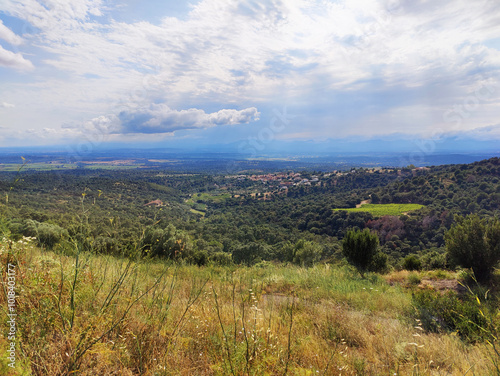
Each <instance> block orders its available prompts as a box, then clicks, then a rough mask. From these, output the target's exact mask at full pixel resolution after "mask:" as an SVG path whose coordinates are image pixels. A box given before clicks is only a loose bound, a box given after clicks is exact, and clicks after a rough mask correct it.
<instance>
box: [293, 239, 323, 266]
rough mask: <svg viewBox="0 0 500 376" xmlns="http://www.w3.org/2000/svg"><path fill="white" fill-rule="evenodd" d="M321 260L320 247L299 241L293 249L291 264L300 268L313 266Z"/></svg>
mask: <svg viewBox="0 0 500 376" xmlns="http://www.w3.org/2000/svg"><path fill="white" fill-rule="evenodd" d="M320 258H321V247H320V246H319V245H318V244H316V243H313V242H310V241H305V240H303V239H301V240H299V241H298V242H297V244H295V247H294V249H293V258H292V262H293V263H294V264H297V265H302V266H307V267H310V266H313V265H314V264H315V263H316V262H318V261H319V259H320Z"/></svg>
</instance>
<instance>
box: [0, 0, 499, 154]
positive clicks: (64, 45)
mask: <svg viewBox="0 0 500 376" xmlns="http://www.w3.org/2000/svg"><path fill="white" fill-rule="evenodd" d="M450 137H452V138H454V139H457V140H461V141H460V142H457V145H463V142H464V140H465V141H467V142H468V141H471V142H472V141H478V142H480V141H487V142H489V144H490V145H491V144H492V143H493V145H495V143H496V141H500V2H499V1H498V0H475V1H470V0H440V1H435V0H365V1H364V0H346V1H341V0H337V1H333V0H330V1H328V0H259V1H257V0H192V1H185V2H183V1H181V0H143V1H139V0H125V1H118V0H71V1H67V0H45V1H38V0H23V1H13V0H2V2H1V3H0V147H13V146H19V147H27V146H34V145H70V144H76V145H78V144H82V143H86V144H87V145H90V147H93V148H97V147H99V146H100V145H106V144H109V143H114V144H119V145H137V146H147V145H155V146H157V147H158V146H160V147H161V146H162V145H165V147H166V146H175V145H202V146H203V145H219V144H221V145H222V144H231V143H234V144H236V145H240V148H244V147H247V149H249V150H250V149H251V150H253V151H258V152H260V151H263V150H265V148H266V146H267V145H270V144H271V143H272V142H279V143H280V145H284V144H285V145H286V144H287V143H289V144H290V145H295V143H296V142H301V141H307V142H312V143H315V142H317V143H321V142H325V141H326V140H356V141H359V140H378V139H381V140H386V141H387V140H389V141H391V140H392V141H394V142H398V140H407V141H408V140H410V141H411V140H417V141H420V142H425V140H432V141H433V142H439V140H441V139H444V138H447V139H448V138H450ZM241 142H244V143H245V144H242V143H241ZM238 143H239V144H238ZM499 145H500V143H499ZM457 147H458V146H457Z"/></svg>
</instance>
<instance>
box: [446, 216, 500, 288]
mask: <svg viewBox="0 0 500 376" xmlns="http://www.w3.org/2000/svg"><path fill="white" fill-rule="evenodd" d="M455 220H456V224H455V225H454V226H452V228H451V229H450V230H449V231H448V232H447V233H446V235H445V239H446V249H447V252H448V259H449V261H450V263H451V264H452V265H456V266H462V267H464V268H471V269H472V271H473V272H474V274H475V276H476V279H477V281H479V282H484V281H486V280H488V279H489V277H490V276H491V273H492V271H493V269H494V268H495V266H496V264H497V263H498V261H500V221H499V220H498V219H496V218H495V219H490V220H488V219H481V218H479V217H478V216H477V215H469V216H467V217H465V218H463V217H456V218H455Z"/></svg>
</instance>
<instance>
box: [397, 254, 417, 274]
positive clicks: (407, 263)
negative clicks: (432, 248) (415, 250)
mask: <svg viewBox="0 0 500 376" xmlns="http://www.w3.org/2000/svg"><path fill="white" fill-rule="evenodd" d="M401 266H402V267H403V269H406V270H420V269H421V268H422V262H421V261H420V259H419V258H418V256H417V255H408V256H406V257H405V258H404V259H403V263H402V265H401Z"/></svg>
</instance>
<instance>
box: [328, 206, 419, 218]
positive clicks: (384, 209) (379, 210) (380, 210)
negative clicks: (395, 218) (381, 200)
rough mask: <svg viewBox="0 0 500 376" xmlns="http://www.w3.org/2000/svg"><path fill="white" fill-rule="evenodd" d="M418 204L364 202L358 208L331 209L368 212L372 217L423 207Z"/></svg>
mask: <svg viewBox="0 0 500 376" xmlns="http://www.w3.org/2000/svg"><path fill="white" fill-rule="evenodd" d="M424 207H425V206H424V205H420V204H364V205H361V207H360V208H348V209H333V210H334V211H340V210H345V211H348V212H368V213H371V214H372V215H373V216H374V217H382V216H384V215H401V214H405V213H408V212H411V211H414V210H418V209H422V208H424Z"/></svg>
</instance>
